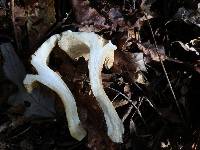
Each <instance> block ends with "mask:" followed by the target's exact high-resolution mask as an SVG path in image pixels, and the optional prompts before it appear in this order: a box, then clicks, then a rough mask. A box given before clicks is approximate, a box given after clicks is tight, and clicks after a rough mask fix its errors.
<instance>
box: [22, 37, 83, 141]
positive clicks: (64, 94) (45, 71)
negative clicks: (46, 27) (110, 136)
mask: <svg viewBox="0 0 200 150" xmlns="http://www.w3.org/2000/svg"><path fill="white" fill-rule="evenodd" d="M59 39H60V35H58V34H56V35H53V36H52V37H50V38H49V39H48V40H47V41H45V42H44V43H43V44H42V45H41V47H40V48H39V49H38V50H37V51H36V52H35V54H33V55H32V60H31V64H32V65H33V66H34V67H35V69H36V70H37V72H38V75H30V74H28V75H27V76H26V78H25V79H24V84H25V87H26V88H27V89H29V90H31V88H32V84H33V83H34V82H35V81H38V82H40V83H42V84H44V85H46V86H47V87H49V88H50V89H52V90H53V91H55V92H56V93H57V94H58V95H59V96H60V98H61V100H62V102H63V104H64V108H65V112H66V117H67V122H68V127H69V131H70V134H71V136H72V137H74V138H75V139H77V140H82V139H83V138H84V137H85V136H86V131H85V130H84V129H83V128H82V126H81V124H80V120H79V117H78V113H77V107H76V102H75V99H74V97H73V95H72V93H71V91H70V90H69V88H68V87H67V85H66V84H65V83H64V81H63V80H62V79H61V77H60V76H59V75H58V74H57V73H55V72H54V71H53V70H51V69H50V68H49V67H48V66H47V63H48V59H49V55H50V53H51V51H52V49H53V47H54V46H55V44H56V42H57V41H58V40H59Z"/></svg>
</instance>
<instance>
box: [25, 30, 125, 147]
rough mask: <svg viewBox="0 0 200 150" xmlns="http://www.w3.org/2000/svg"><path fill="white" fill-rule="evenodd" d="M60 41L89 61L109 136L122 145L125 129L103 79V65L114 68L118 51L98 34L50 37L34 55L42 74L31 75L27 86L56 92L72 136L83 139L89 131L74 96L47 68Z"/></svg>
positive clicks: (35, 65) (92, 80) (92, 86)
mask: <svg viewBox="0 0 200 150" xmlns="http://www.w3.org/2000/svg"><path fill="white" fill-rule="evenodd" d="M57 41H58V45H59V46H60V48H61V49H62V50H64V51H65V52H66V53H67V54H68V55H69V56H70V57H71V58H73V59H75V58H78V57H81V56H83V57H85V58H86V59H89V63H88V68H89V76H90V84H91V89H92V92H93V94H94V96H95V97H96V100H97V101H98V103H99V105H100V107H101V108H102V110H103V113H104V117H105V120H106V124H107V127H108V130H107V132H108V136H109V137H110V138H111V140H112V141H113V142H117V143H122V142H123V141H122V135H123V133H124V126H123V123H122V121H121V119H120V118H119V116H118V114H117V112H116V111H115V108H114V107H113V105H112V103H111V101H110V100H109V98H108V96H107V95H106V93H105V91H104V89H103V85H102V79H101V71H102V68H103V64H105V66H106V67H107V68H110V67H112V65H113V62H114V50H115V49H116V48H117V47H116V46H115V45H113V44H112V43H111V42H110V41H107V40H105V39H103V38H101V37H100V36H98V35H96V34H94V33H86V32H71V31H66V32H63V33H62V34H61V36H60V35H58V34H56V35H53V36H52V37H50V38H49V39H48V40H47V41H46V42H44V43H43V44H42V46H41V47H40V48H39V49H38V50H37V51H36V52H35V54H34V55H33V56H32V60H31V64H32V65H33V66H34V67H35V68H36V70H37V71H38V75H27V76H26V78H25V80H24V84H25V85H26V87H27V88H30V86H27V85H32V83H33V82H34V81H39V82H41V83H42V84H44V85H46V86H48V87H49V88H51V89H52V90H54V91H55V92H56V93H57V94H58V95H59V96H60V97H61V100H62V101H63V104H64V107H65V111H66V116H67V120H68V126H69V130H70V133H71V135H72V136H73V137H74V138H76V139H77V140H81V139H82V138H83V137H84V136H85V135H86V132H85V131H84V129H83V128H82V127H81V125H80V120H79V117H78V113H77V108H76V104H75V100H74V97H73V95H72V93H71V92H70V90H69V88H68V87H67V86H66V84H65V83H64V82H63V81H62V79H61V78H60V76H59V75H58V74H57V73H55V72H54V71H52V70H51V69H50V68H49V67H48V66H47V61H48V58H49V54H50V52H51V51H52V49H53V47H54V46H55V44H56V42H57Z"/></svg>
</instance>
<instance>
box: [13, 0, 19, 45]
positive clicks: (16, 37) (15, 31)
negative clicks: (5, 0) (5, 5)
mask: <svg viewBox="0 0 200 150" xmlns="http://www.w3.org/2000/svg"><path fill="white" fill-rule="evenodd" d="M10 8H11V20H12V24H13V30H14V36H15V42H16V45H17V49H21V46H20V44H19V41H18V33H17V28H16V24H15V0H11V3H10Z"/></svg>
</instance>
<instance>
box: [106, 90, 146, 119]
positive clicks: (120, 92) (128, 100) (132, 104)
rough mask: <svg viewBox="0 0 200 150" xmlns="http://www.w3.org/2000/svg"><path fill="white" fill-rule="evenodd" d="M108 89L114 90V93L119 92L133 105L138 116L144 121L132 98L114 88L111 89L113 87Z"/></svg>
mask: <svg viewBox="0 0 200 150" xmlns="http://www.w3.org/2000/svg"><path fill="white" fill-rule="evenodd" d="M108 88H109V89H111V90H113V91H115V92H117V93H118V94H120V95H122V96H123V97H124V98H126V99H127V100H128V102H129V103H131V105H132V106H133V107H134V108H135V109H136V111H137V113H138V115H139V116H140V117H141V118H142V120H144V119H143V117H142V114H141V112H140V110H139V108H138V107H137V106H136V105H135V104H134V103H133V102H132V100H131V99H130V98H128V97H127V96H126V95H125V94H123V93H122V92H120V91H118V90H116V89H114V88H111V87H108ZM144 123H145V122H144Z"/></svg>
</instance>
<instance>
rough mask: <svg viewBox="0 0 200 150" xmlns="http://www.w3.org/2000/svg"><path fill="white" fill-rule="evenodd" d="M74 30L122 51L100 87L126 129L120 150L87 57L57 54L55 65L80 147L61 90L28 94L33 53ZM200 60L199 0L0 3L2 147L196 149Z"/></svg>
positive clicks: (199, 127)
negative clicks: (80, 133) (74, 111)
mask: <svg viewBox="0 0 200 150" xmlns="http://www.w3.org/2000/svg"><path fill="white" fill-rule="evenodd" d="M67 30H71V31H74V32H75V31H80V32H95V33H96V34H98V35H100V36H102V37H103V38H105V39H108V40H111V41H112V43H113V44H114V45H116V46H117V50H116V51H115V61H114V66H113V67H112V68H111V69H109V70H107V69H106V68H104V69H103V71H102V81H103V85H104V89H105V91H106V93H107V95H108V97H109V98H110V100H111V101H112V103H113V105H114V107H115V109H116V111H117V113H118V115H119V116H120V118H121V119H122V121H123V124H124V127H125V133H124V135H123V143H121V144H117V143H114V142H112V141H111V140H110V139H109V137H108V136H107V134H106V130H107V129H106V123H105V121H104V117H103V113H102V111H101V109H100V107H99V105H98V103H97V102H96V101H95V98H94V96H93V95H92V94H91V89H90V83H89V75H88V68H87V63H88V62H87V61H86V60H85V59H84V58H80V59H78V60H72V59H71V58H70V57H69V56H67V55H66V54H64V52H62V51H59V50H53V52H52V53H51V55H50V56H51V57H50V60H49V67H50V68H51V69H53V70H54V71H56V72H58V73H59V74H60V75H61V76H62V79H63V80H64V81H65V82H66V84H67V85H68V87H69V88H70V90H71V91H72V93H73V95H74V96H75V99H76V103H77V108H78V113H79V116H80V120H81V122H82V124H83V126H84V128H85V129H86V130H87V136H86V137H85V138H84V139H83V140H82V141H76V140H75V139H73V138H72V137H71V136H70V133H69V131H68V127H67V121H66V117H65V111H64V107H63V105H62V102H61V100H60V98H59V97H58V95H56V93H54V92H53V91H51V90H50V89H49V88H48V87H46V86H44V85H42V84H39V85H38V86H37V87H36V88H35V89H34V90H33V91H32V93H28V92H27V91H26V90H24V87H23V79H24V77H25V75H26V74H27V73H35V72H36V71H35V69H34V67H33V66H32V65H31V63H30V58H31V55H32V54H33V53H34V52H35V51H36V50H37V48H38V47H39V46H40V45H41V44H42V43H43V42H44V41H45V40H47V39H48V38H49V37H50V36H52V35H54V34H56V33H61V32H63V31H67ZM199 53H200V2H199V1H198V0H182V1H179V0H69V1H66V0H57V1H55V0H0V150H64V149H67V150H72V149H81V150H83V149H91V150H104V149H108V150H118V149H120V150H129V149H130V150H199V149H200V117H199V114H200V88H199V85H200V57H199ZM30 95H32V96H30Z"/></svg>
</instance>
